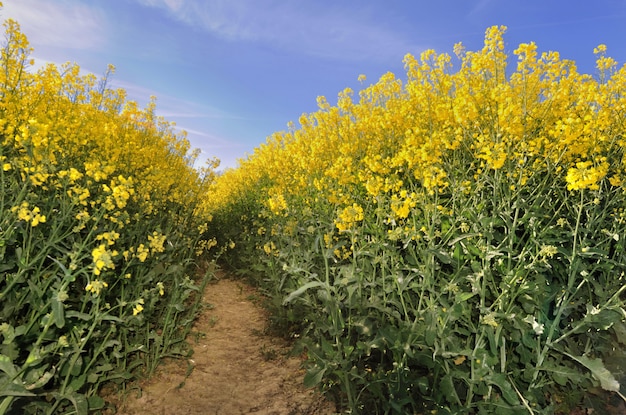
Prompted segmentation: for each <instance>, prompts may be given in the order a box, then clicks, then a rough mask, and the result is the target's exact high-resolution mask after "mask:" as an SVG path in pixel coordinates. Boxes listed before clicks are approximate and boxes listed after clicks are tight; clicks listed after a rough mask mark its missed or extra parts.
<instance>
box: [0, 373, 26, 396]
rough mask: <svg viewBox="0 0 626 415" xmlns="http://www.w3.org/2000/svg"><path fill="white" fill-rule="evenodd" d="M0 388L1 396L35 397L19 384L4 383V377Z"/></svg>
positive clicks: (0, 379) (0, 381) (0, 380)
mask: <svg viewBox="0 0 626 415" xmlns="http://www.w3.org/2000/svg"><path fill="white" fill-rule="evenodd" d="M0 386H1V387H0V396H35V394H34V393H32V392H30V391H28V390H26V388H25V387H24V386H22V385H21V384H19V383H13V382H7V383H4V381H3V380H2V377H0Z"/></svg>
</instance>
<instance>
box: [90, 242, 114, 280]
mask: <svg viewBox="0 0 626 415" xmlns="http://www.w3.org/2000/svg"><path fill="white" fill-rule="evenodd" d="M116 255H117V251H111V252H110V251H108V250H107V248H106V245H105V244H100V245H99V246H98V247H97V248H94V249H93V251H91V256H92V260H93V267H94V268H93V273H94V274H95V275H100V273H101V272H102V270H104V269H106V268H109V269H114V268H115V264H114V263H113V259H112V257H114V256H116Z"/></svg>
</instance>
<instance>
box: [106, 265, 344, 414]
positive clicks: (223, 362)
mask: <svg viewBox="0 0 626 415" xmlns="http://www.w3.org/2000/svg"><path fill="white" fill-rule="evenodd" d="M258 298H259V295H258V293H257V292H256V291H255V290H254V289H253V288H251V287H250V286H248V285H246V284H245V283H243V282H240V281H234V280H231V279H228V278H226V277H225V276H223V275H222V276H220V278H219V279H218V280H217V281H216V282H213V283H210V284H209V285H208V286H207V288H206V290H205V293H204V302H205V303H207V304H210V305H211V307H210V308H208V309H206V310H205V311H204V312H203V313H202V315H201V316H200V318H199V319H198V321H197V322H196V325H195V328H194V332H195V333H196V334H200V335H199V336H196V337H197V338H198V340H197V341H196V340H191V344H192V347H193V349H194V354H193V356H192V358H191V359H189V360H188V361H184V360H173V361H169V362H167V363H165V364H164V365H162V367H160V368H159V370H158V372H157V374H156V375H155V376H154V377H152V378H151V379H150V380H148V381H146V382H144V383H142V384H141V385H140V386H141V393H135V392H134V391H133V392H131V393H130V394H129V396H128V397H127V398H126V399H125V401H124V402H121V403H118V412H117V413H118V414H125V415H142V414H155V415H159V414H163V415H165V414H167V415H177V414H180V415H183V414H185V415H194V414H202V415H237V414H259V415H270V414H271V415H296V414H298V415H327V414H332V413H333V412H334V410H333V409H332V406H331V405H330V404H329V403H328V402H326V401H325V400H324V399H323V398H321V397H320V395H318V394H317V393H315V392H314V391H312V390H307V389H305V388H304V386H303V385H302V379H303V376H304V372H303V370H302V369H301V363H302V362H301V360H300V359H299V358H297V357H290V356H289V355H288V353H289V350H290V349H289V347H288V344H287V343H286V342H285V341H284V340H283V339H280V338H277V337H273V336H270V335H268V334H266V327H267V324H268V320H267V317H268V316H267V313H266V312H265V310H263V309H262V307H261V306H259V305H258V304H257V301H255V299H258ZM190 371H191V372H190ZM189 372H190V373H189Z"/></svg>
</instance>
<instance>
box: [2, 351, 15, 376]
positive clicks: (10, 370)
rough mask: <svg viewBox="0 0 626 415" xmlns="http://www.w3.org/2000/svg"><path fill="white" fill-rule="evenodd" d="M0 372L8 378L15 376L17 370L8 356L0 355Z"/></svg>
mask: <svg viewBox="0 0 626 415" xmlns="http://www.w3.org/2000/svg"><path fill="white" fill-rule="evenodd" d="M0 370H1V371H3V372H4V373H6V374H7V375H8V376H9V377H10V378H14V377H16V376H17V369H15V366H14V365H13V362H12V361H11V359H10V358H9V357H8V356H5V355H3V354H0Z"/></svg>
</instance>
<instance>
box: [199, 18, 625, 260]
mask: <svg viewBox="0 0 626 415" xmlns="http://www.w3.org/2000/svg"><path fill="white" fill-rule="evenodd" d="M505 31H506V27H503V26H501V27H496V26H494V27H490V28H489V29H487V31H486V33H485V41H484V46H483V48H482V49H480V50H478V51H467V50H465V48H464V47H463V46H462V45H461V44H457V45H455V47H454V51H455V54H456V56H457V58H458V60H459V61H458V63H456V64H453V57H451V56H449V55H447V54H437V53H436V52H435V51H432V50H428V51H425V52H423V53H422V54H421V55H420V56H419V57H414V56H412V55H406V57H405V59H404V64H405V68H406V80H405V81H404V82H403V81H402V80H401V79H399V78H397V77H396V76H395V75H394V74H392V73H386V74H384V75H383V76H382V77H381V78H380V79H379V80H378V82H376V83H374V84H371V85H369V86H367V87H365V88H364V89H363V90H361V91H360V92H359V93H358V97H355V93H354V92H353V91H352V90H350V89H346V90H344V91H342V92H341V93H339V96H338V99H337V105H336V106H331V105H330V104H329V103H328V101H327V100H326V99H325V98H324V97H320V98H318V106H319V110H318V111H317V112H314V113H311V114H303V115H302V116H301V117H300V119H299V120H298V121H299V125H298V126H297V127H296V124H295V123H291V124H290V125H289V129H288V131H286V132H280V133H275V134H273V135H272V136H270V137H268V138H267V140H266V142H265V143H264V144H262V145H261V146H259V147H258V148H256V149H255V150H254V152H253V154H252V155H250V156H249V157H247V158H246V159H244V160H240V161H239V165H238V167H237V168H234V169H229V170H226V171H225V172H224V173H223V174H222V175H221V176H220V177H219V178H218V179H217V180H216V181H215V182H214V183H213V184H212V185H211V187H210V189H209V194H208V197H207V198H206V199H205V206H204V208H205V210H206V211H207V212H216V211H220V210H225V211H228V209H229V206H235V205H237V203H240V201H241V200H243V199H244V198H245V197H250V200H256V198H260V200H261V201H262V203H263V204H264V207H265V208H266V209H265V211H264V215H265V216H264V217H265V218H270V220H273V221H276V222H280V223H283V224H284V225H286V223H287V222H288V221H289V220H291V219H292V217H295V218H296V219H297V217H296V216H298V212H303V211H304V210H305V209H307V208H310V209H314V210H316V211H318V212H335V215H334V217H333V218H330V220H331V221H332V222H333V223H334V224H335V226H336V229H337V230H338V231H339V233H342V232H344V231H346V230H348V229H350V228H351V227H352V226H354V225H355V224H357V223H359V222H360V221H362V220H364V219H363V215H364V213H363V208H366V210H367V211H368V212H377V215H378V214H381V212H382V214H383V215H384V216H386V219H385V221H384V223H385V224H386V225H387V226H389V227H391V228H392V229H391V232H390V235H394V237H396V238H400V237H404V236H405V237H407V238H416V237H418V235H417V232H416V231H413V230H412V229H415V228H414V226H413V224H412V223H411V220H412V218H413V216H414V214H415V213H416V212H417V211H418V209H421V208H423V207H425V206H428V205H429V204H432V203H433V202H432V200H434V198H436V197H438V196H437V195H446V194H447V195H449V194H452V193H453V192H454V191H460V192H463V193H464V194H469V193H470V192H475V191H478V190H480V188H481V187H480V186H482V184H481V183H484V181H485V180H489V179H487V178H488V177H491V176H498V177H505V178H506V180H507V183H508V185H507V186H508V189H509V190H510V191H512V192H516V191H520V190H521V189H523V188H524V187H525V186H527V185H528V183H529V182H532V181H531V180H530V179H531V178H533V177H536V174H537V172H539V171H543V172H550V174H555V175H556V177H558V178H559V180H560V182H561V183H562V184H563V186H564V187H566V188H567V189H568V190H569V191H572V192H575V191H583V190H588V191H596V190H597V189H599V188H600V186H601V185H602V183H603V181H604V180H606V181H607V182H610V184H611V185H613V186H618V187H621V186H624V183H626V181H625V180H624V179H623V175H624V171H625V170H624V168H623V167H622V166H624V165H626V152H625V151H624V149H625V148H626V139H625V138H624V137H626V133H625V132H624V131H623V129H624V127H623V123H622V122H621V119H623V117H624V114H625V112H626V95H625V94H624V93H623V91H624V90H626V68H621V69H619V70H618V69H617V64H616V62H615V61H614V60H612V59H610V58H608V57H606V46H604V45H600V46H598V47H597V48H596V50H595V51H594V52H595V53H596V55H597V69H598V72H599V75H598V76H597V77H593V76H591V75H586V74H581V73H578V72H577V68H576V65H575V63H574V62H572V61H569V60H564V59H562V58H561V57H560V55H559V53H558V52H544V53H541V52H539V51H538V49H537V45H536V44H535V43H533V42H529V43H523V44H520V45H519V46H518V47H517V48H516V49H515V50H514V52H513V56H511V57H509V56H507V54H506V53H505V42H504V33H505ZM511 58H514V59H511ZM509 61H512V63H513V64H514V65H516V66H515V67H514V68H510V67H509V66H508V65H509V64H510V62H509ZM453 68H458V69H457V70H456V71H453ZM364 80H365V78H364V77H359V81H361V82H363V81H364ZM461 169H463V170H462V171H461ZM286 172H288V174H286ZM245 195H249V196H245ZM259 195H260V196H259ZM434 205H435V206H436V205H437V203H434ZM367 206H370V207H372V209H368V208H367ZM287 207H289V209H287ZM320 209H321V210H320ZM235 212H236V211H235ZM320 214H321V215H326V213H320ZM449 215H450V216H452V215H454V212H450V213H449ZM258 226H259V227H267V223H266V222H262V221H261V222H259V223H258ZM396 226H398V227H399V228H398V229H400V228H401V230H397V229H396V228H395V227H396ZM418 227H419V226H418ZM281 229H283V231H284V229H285V228H284V227H283V228H281ZM256 230H257V229H255V230H252V233H253V234H256V233H257V232H256ZM258 231H259V232H260V233H259V234H258V235H259V236H260V237H262V238H265V240H264V242H263V243H261V244H259V245H258V246H259V247H263V246H267V245H263V244H264V243H265V242H267V241H268V240H273V239H274V238H273V237H272V236H271V235H267V234H266V233H265V232H262V231H261V230H260V229H259V230H258ZM431 236H433V235H431ZM435 236H436V235H435ZM279 248H280V247H279ZM341 256H344V255H343V254H342V255H341Z"/></svg>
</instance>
